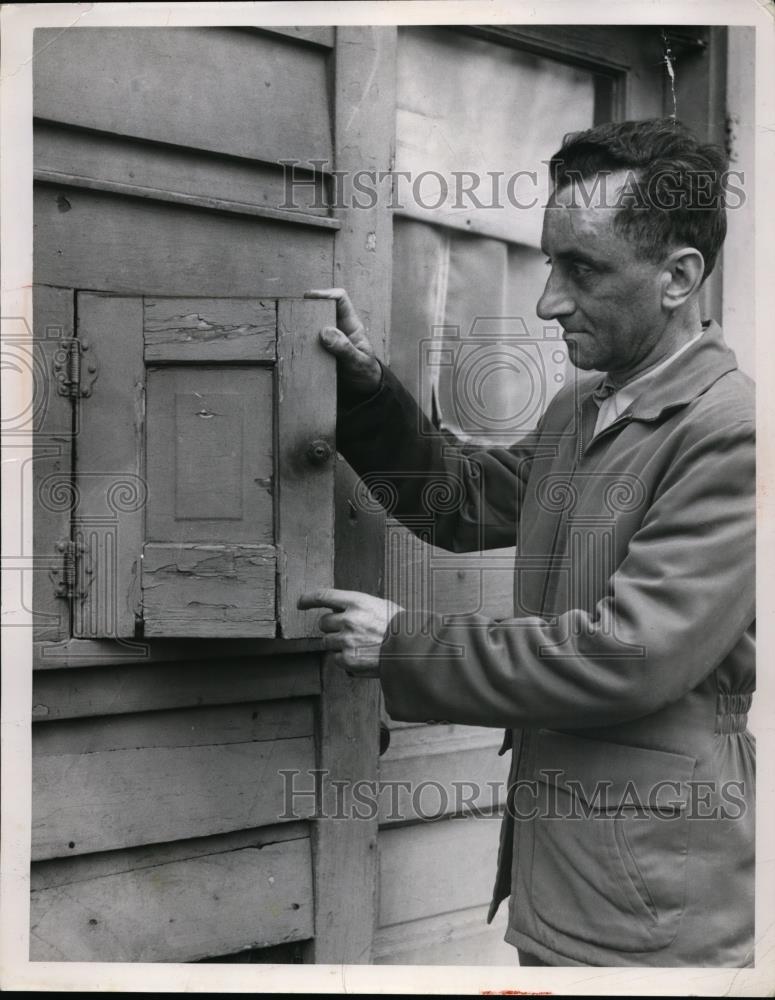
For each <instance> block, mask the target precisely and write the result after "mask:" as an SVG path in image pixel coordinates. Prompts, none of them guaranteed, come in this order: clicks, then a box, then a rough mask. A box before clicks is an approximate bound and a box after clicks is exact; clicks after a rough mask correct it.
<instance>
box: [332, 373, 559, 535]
mask: <svg viewBox="0 0 775 1000" xmlns="http://www.w3.org/2000/svg"><path fill="white" fill-rule="evenodd" d="M382 372H383V375H382V384H381V386H380V388H379V390H378V391H377V392H376V393H375V394H374V395H373V396H371V397H369V398H368V399H366V400H364V401H363V402H360V403H358V404H356V405H354V406H352V405H351V406H350V407H349V408H348V407H347V406H346V405H342V402H341V401H340V405H339V408H338V419H337V431H336V433H337V449H338V450H339V451H340V452H341V454H342V455H343V456H344V457H345V458H346V459H347V461H348V462H349V463H350V465H351V466H352V467H353V469H354V470H355V471H356V472H357V473H358V475H359V476H360V477H361V479H362V480H363V483H364V485H365V486H366V487H368V488H369V490H370V492H371V493H372V495H373V497H374V498H375V499H376V500H377V501H378V502H379V503H380V504H381V505H382V506H383V507H384V508H385V509H386V511H387V512H388V513H389V514H391V515H392V516H393V517H395V518H397V519H398V520H399V521H401V523H402V524H405V525H406V527H408V528H409V529H410V530H411V531H412V532H414V534H415V535H417V536H418V537H419V538H421V539H422V540H423V541H426V542H429V543H431V544H433V545H436V546H439V547H440V548H444V549H448V550H450V551H452V552H478V551H481V550H483V549H491V548H500V547H506V546H511V545H513V544H514V542H515V540H516V524H517V518H518V517H519V510H520V504H521V500H522V496H523V494H524V490H525V484H526V483H527V478H528V475H529V472H530V465H531V462H532V459H533V456H534V454H535V451H536V448H537V445H538V440H539V435H540V432H539V431H535V432H533V433H532V434H530V435H528V436H526V437H525V438H523V439H522V440H521V441H519V442H517V443H516V444H515V445H512V446H511V447H508V448H491V449H483V448H482V447H481V445H477V446H468V445H465V444H463V443H462V442H461V441H460V440H458V439H457V438H455V437H454V436H453V435H451V434H449V433H448V432H443V431H439V430H437V429H436V428H435V427H434V426H433V425H432V424H431V423H430V421H429V420H428V419H427V418H426V416H425V414H424V413H423V412H422V410H421V409H420V407H419V406H418V405H417V403H416V402H415V400H414V399H413V397H412V396H411V394H410V393H409V392H407V390H406V389H405V388H404V387H403V386H402V385H401V383H400V382H399V380H398V379H397V378H396V376H395V375H394V374H393V373H392V372H391V371H390V369H389V368H386V367H384V366H383V369H382Z"/></svg>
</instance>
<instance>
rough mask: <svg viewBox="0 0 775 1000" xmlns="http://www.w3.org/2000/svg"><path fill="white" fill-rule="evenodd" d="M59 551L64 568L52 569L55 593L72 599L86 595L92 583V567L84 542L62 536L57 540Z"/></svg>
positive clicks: (69, 599)
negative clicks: (79, 564)
mask: <svg viewBox="0 0 775 1000" xmlns="http://www.w3.org/2000/svg"><path fill="white" fill-rule="evenodd" d="M56 548H57V552H58V553H59V554H60V555H61V556H62V568H61V569H57V568H56V567H55V568H53V569H52V570H51V579H52V580H53V581H54V595H55V596H56V597H63V598H65V600H68V601H72V600H74V599H75V598H84V597H86V594H87V591H88V589H89V587H90V586H91V583H92V577H93V575H94V570H93V569H92V565H91V560H90V558H89V553H88V552H87V551H86V550H85V549H84V545H83V542H81V541H73V540H72V539H70V538H62V539H60V541H58V542H57V545H56ZM78 560H81V563H82V565H81V579H80V581H79V579H78Z"/></svg>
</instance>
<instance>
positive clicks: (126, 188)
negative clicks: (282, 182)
mask: <svg viewBox="0 0 775 1000" xmlns="http://www.w3.org/2000/svg"><path fill="white" fill-rule="evenodd" d="M34 178H35V180H36V181H39V182H41V183H42V184H62V185H65V186H66V187H71V188H76V189H78V188H83V189H84V190H86V191H105V192H107V193H109V194H118V195H127V196H128V197H130V198H143V199H145V200H147V201H152V202H153V201H159V202H169V203H170V204H171V205H182V206H183V207H185V208H203V209H205V210H206V211H208V212H225V213H227V214H229V215H247V216H251V217H256V218H259V219H272V220H274V221H275V222H287V223H290V224H291V225H294V226H312V227H313V228H316V229H338V228H339V223H338V222H337V221H336V220H335V219H330V218H328V216H324V215H304V214H302V213H301V212H296V211H283V210H282V209H277V208H265V207H264V206H263V205H245V204H242V203H241V202H236V201H229V200H228V199H226V198H213V197H211V196H209V195H201V194H182V193H181V192H179V191H167V190H165V189H164V188H152V187H148V186H147V185H140V184H124V183H122V182H121V181H106V180H102V179H101V178H99V179H98V178H93V177H82V176H81V175H80V174H71V173H60V172H59V171H56V170H36V171H35V172H34Z"/></svg>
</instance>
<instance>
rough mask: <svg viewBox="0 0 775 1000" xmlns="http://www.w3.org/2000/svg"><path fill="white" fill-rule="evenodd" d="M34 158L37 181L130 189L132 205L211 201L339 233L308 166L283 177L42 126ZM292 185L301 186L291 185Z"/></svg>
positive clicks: (319, 176) (280, 172) (320, 179)
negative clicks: (172, 198)
mask: <svg viewBox="0 0 775 1000" xmlns="http://www.w3.org/2000/svg"><path fill="white" fill-rule="evenodd" d="M33 158H34V166H35V172H36V174H37V175H38V176H43V175H46V174H47V175H51V174H57V175H59V177H60V183H63V180H62V176H63V175H68V174H69V175H71V176H73V177H75V178H79V182H80V183H81V184H83V182H84V181H86V180H95V181H101V182H103V183H115V184H119V185H128V186H131V188H132V189H133V193H134V196H135V197H139V196H140V195H141V192H142V189H148V191H150V192H155V193H156V194H155V196H156V197H158V196H159V195H160V194H172V195H174V194H177V195H182V196H185V195H188V196H191V197H193V198H195V199H196V198H201V199H205V200H207V199H216V200H217V201H220V202H223V203H224V204H225V206H226V207H229V206H230V207H231V209H232V210H235V211H239V210H241V211H243V212H244V211H247V210H248V209H253V210H254V211H258V210H261V211H265V212H268V213H270V217H271V214H272V213H275V212H276V213H277V215H276V218H283V219H286V221H288V222H304V221H305V220H304V219H294V218H292V217H291V216H292V214H293V213H298V214H300V215H302V216H309V215H315V216H318V219H317V220H314V221H315V222H316V223H321V224H323V225H325V226H334V227H337V226H338V222H337V221H336V220H335V219H331V218H329V216H328V212H329V209H328V207H327V194H326V191H325V181H324V177H325V174H324V173H323V172H321V171H313V170H312V169H310V166H309V165H308V166H307V169H306V170H304V168H303V165H301V164H300V165H298V166H296V167H294V168H293V171H291V170H290V168H288V170H287V171H286V169H284V168H281V167H279V166H277V165H272V164H268V163H262V162H260V161H253V160H244V159H242V158H240V157H233V156H228V155H224V154H220V153H208V152H204V151H202V150H196V149H185V148H178V147H175V146H170V145H167V144H165V143H154V142H148V141H143V140H137V139H131V138H126V137H125V136H117V135H110V134H109V133H104V132H92V131H89V130H88V129H82V128H78V127H73V126H70V125H61V124H58V123H56V122H46V121H36V122H35V129H34V135H33ZM294 179H295V180H298V181H303V183H296V184H291V182H292V181H293V180H294ZM211 207H212V206H211ZM306 222H307V224H310V220H306Z"/></svg>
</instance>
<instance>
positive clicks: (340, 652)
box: [298, 589, 403, 677]
mask: <svg viewBox="0 0 775 1000" xmlns="http://www.w3.org/2000/svg"><path fill="white" fill-rule="evenodd" d="M298 607H299V608H300V609H301V610H308V609H309V608H330V609H331V610H330V611H329V612H328V613H327V614H325V615H322V616H321V618H320V621H319V622H318V625H319V627H320V630H321V631H322V632H323V644H324V646H325V648H326V649H327V650H330V651H331V652H333V654H334V655H333V657H332V659H333V661H334V663H336V665H337V666H339V667H341V668H342V669H343V670H344V671H345V672H346V673H348V674H349V675H350V676H351V677H378V676H379V651H380V647H381V645H382V641H383V639H384V638H385V634H386V633H387V630H388V626H389V625H390V622H391V621H392V620H393V617H394V616H395V615H396V614H398V612H399V611H403V608H402V607H401V606H400V605H398V604H394V603H393V601H385V600H383V599H382V598H381V597H372V596H371V594H362V593H360V592H359V591H357V590H333V589H327V590H318V591H314V592H313V593H310V594H302V596H301V597H300V598H299V601H298Z"/></svg>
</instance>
